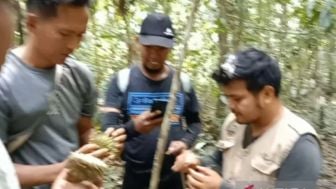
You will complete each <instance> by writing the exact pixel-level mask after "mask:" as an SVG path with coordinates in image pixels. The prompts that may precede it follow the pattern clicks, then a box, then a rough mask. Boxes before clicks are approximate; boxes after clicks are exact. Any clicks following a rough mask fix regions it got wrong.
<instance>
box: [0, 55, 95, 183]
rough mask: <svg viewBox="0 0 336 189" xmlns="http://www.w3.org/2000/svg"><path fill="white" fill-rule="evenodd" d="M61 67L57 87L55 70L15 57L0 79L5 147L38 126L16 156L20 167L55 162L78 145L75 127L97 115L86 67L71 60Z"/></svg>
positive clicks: (1, 129)
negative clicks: (79, 122) (26, 62)
mask: <svg viewBox="0 0 336 189" xmlns="http://www.w3.org/2000/svg"><path fill="white" fill-rule="evenodd" d="M62 68H63V69H62V75H61V80H60V85H57V86H56V85H55V72H56V69H55V68H53V69H37V68H33V67H31V66H29V65H28V64H25V63H23V62H22V60H21V59H20V58H18V57H17V56H16V55H14V54H13V53H9V54H8V56H7V61H6V63H5V64H4V66H3V68H2V72H1V76H0V90H1V91H2V93H3V94H5V95H2V96H0V104H1V106H0V138H1V139H2V140H3V141H4V143H6V142H7V141H8V140H10V139H11V138H13V137H14V136H15V135H16V134H18V133H21V132H22V131H24V130H27V129H29V128H31V127H33V125H38V126H37V127H36V128H35V129H34V133H33V134H32V136H31V137H30V138H29V139H28V140H27V141H26V142H25V143H24V144H23V145H22V146H21V147H20V148H19V149H17V150H16V151H15V152H14V153H12V154H11V157H12V160H13V161H14V162H15V163H19V164H27V165H46V164H53V163H57V162H61V161H63V160H64V159H66V157H67V156H68V155H69V153H70V152H71V151H73V150H75V149H77V148H78V147H79V135H78V129H77V126H76V125H77V122H78V120H79V118H80V117H81V116H92V114H93V113H94V107H95V104H96V89H95V85H94V81H93V77H92V74H91V72H90V71H89V69H88V68H87V67H86V66H85V65H84V64H81V63H78V62H76V61H74V60H72V59H67V60H66V62H65V64H63V65H62ZM36 188H38V187H36ZM40 188H48V187H40Z"/></svg>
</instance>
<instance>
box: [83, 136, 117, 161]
mask: <svg viewBox="0 0 336 189" xmlns="http://www.w3.org/2000/svg"><path fill="white" fill-rule="evenodd" d="M89 143H91V144H96V145H98V146H99V147H100V148H105V149H107V150H108V152H109V154H110V155H109V158H107V159H106V160H105V162H106V163H107V164H108V165H113V164H114V163H115V162H116V161H115V160H116V159H117V158H118V157H119V154H120V151H119V149H118V148H117V146H116V144H117V142H116V141H114V140H113V138H111V137H110V136H108V135H106V134H104V133H94V134H93V135H91V137H90V141H89Z"/></svg>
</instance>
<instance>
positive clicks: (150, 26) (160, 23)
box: [139, 13, 175, 48]
mask: <svg viewBox="0 0 336 189" xmlns="http://www.w3.org/2000/svg"><path fill="white" fill-rule="evenodd" d="M174 36H175V32H174V28H173V26H172V22H171V20H170V18H169V16H167V15H164V14H162V13H151V14H149V15H147V17H146V18H145V19H144V21H143V22H142V25H141V30H140V39H139V41H140V43H141V44H142V45H154V46H161V47H166V48H172V47H173V45H174Z"/></svg>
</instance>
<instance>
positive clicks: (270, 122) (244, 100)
mask: <svg viewBox="0 0 336 189" xmlns="http://www.w3.org/2000/svg"><path fill="white" fill-rule="evenodd" d="M213 79H214V80H215V81H216V82H217V83H218V84H219V86H220V89H221V90H222V92H223V93H224V95H225V96H226V98H227V100H228V106H229V108H230V110H231V111H232V113H231V114H229V115H228V117H227V119H226V121H225V122H224V125H223V128H222V135H221V140H220V141H219V143H218V148H219V149H218V150H217V151H216V152H215V153H214V154H213V156H210V157H207V158H204V159H202V161H200V160H199V159H198V158H197V157H196V156H195V155H194V154H193V153H192V152H191V151H184V152H183V153H182V154H181V155H180V156H179V157H177V161H176V162H175V164H174V166H173V167H172V169H173V170H175V171H181V172H187V173H188V176H187V180H188V186H189V187H190V188H197V189H231V188H245V189H258V188H298V189H303V188H306V189H308V188H309V189H313V188H316V182H317V180H318V178H319V174H320V170H321V152H320V146H319V141H318V138H317V134H316V132H315V130H314V128H313V127H312V126H311V125H309V124H308V123H307V122H306V121H305V120H303V119H301V118H300V117H298V116H297V115H295V114H294V113H293V112H291V111H290V110H289V109H287V108H286V107H284V106H283V105H282V103H281V101H280V99H279V93H280V83H281V72H280V68H279V65H278V63H277V61H275V60H274V59H272V58H271V57H270V56H268V55H267V54H266V53H264V52H262V51H260V50H257V49H254V48H251V49H248V50H245V51H241V52H238V53H237V54H235V55H232V56H230V57H229V58H228V59H227V61H226V62H225V63H224V64H222V65H221V66H220V67H219V69H218V70H216V71H215V72H214V73H213ZM199 164H202V166H200V165H199ZM211 168H212V169H211ZM215 170H217V172H216V171H215ZM219 173H220V174H221V176H220V174H219Z"/></svg>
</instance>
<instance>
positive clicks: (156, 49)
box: [141, 45, 170, 73]
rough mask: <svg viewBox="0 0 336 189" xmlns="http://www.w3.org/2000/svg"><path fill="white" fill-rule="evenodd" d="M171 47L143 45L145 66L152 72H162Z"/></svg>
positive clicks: (142, 55)
mask: <svg viewBox="0 0 336 189" xmlns="http://www.w3.org/2000/svg"><path fill="white" fill-rule="evenodd" d="M169 51H170V49H169V48H166V47H160V46H151V45H142V47H141V57H142V64H143V66H144V68H145V69H146V70H147V71H148V72H150V73H157V72H160V71H161V70H162V69H163V68H164V64H165V61H166V59H167V57H168V54H169Z"/></svg>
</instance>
